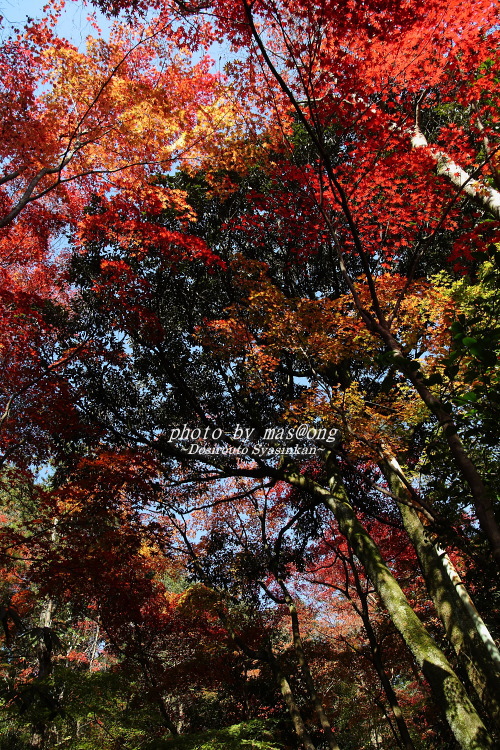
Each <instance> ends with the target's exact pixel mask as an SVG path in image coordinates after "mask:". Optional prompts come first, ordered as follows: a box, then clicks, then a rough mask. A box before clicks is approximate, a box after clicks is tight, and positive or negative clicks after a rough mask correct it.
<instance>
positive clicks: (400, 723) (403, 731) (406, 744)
mask: <svg viewBox="0 0 500 750" xmlns="http://www.w3.org/2000/svg"><path fill="white" fill-rule="evenodd" d="M349 562H350V567H351V570H352V572H353V577H354V585H355V587H356V591H357V594H358V597H359V600H360V602H361V608H360V610H359V611H358V614H359V615H360V617H361V619H362V620H363V626H364V628H365V631H366V635H367V636H368V643H369V644H370V651H371V653H372V660H373V666H374V667H375V669H376V670H377V674H378V676H379V679H380V682H381V685H382V688H383V690H384V693H385V695H386V698H387V701H388V703H389V706H390V708H391V711H392V715H393V716H394V720H395V722H396V725H397V728H398V732H399V734H400V737H401V742H400V744H401V747H402V748H404V750H415V746H414V744H413V742H412V739H411V737H410V733H409V731H408V727H407V726H406V722H405V719H404V716H403V712H402V711H401V707H400V705H399V702H398V699H397V696H396V693H395V692H394V689H393V687H392V685H391V681H390V680H389V677H388V676H387V672H386V671H385V669H384V663H383V661H382V652H381V649H380V644H379V641H378V638H377V635H376V633H375V630H374V629H373V627H372V624H371V621H370V613H369V611H368V602H367V596H366V594H365V592H364V591H363V590H362V588H361V584H360V581H359V577H358V574H357V571H356V565H355V563H354V560H353V559H352V556H351V559H350V561H349Z"/></svg>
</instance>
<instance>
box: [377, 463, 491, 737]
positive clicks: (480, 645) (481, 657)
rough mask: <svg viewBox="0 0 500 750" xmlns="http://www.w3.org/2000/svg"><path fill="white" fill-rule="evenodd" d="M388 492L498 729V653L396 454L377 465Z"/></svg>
mask: <svg viewBox="0 0 500 750" xmlns="http://www.w3.org/2000/svg"><path fill="white" fill-rule="evenodd" d="M382 468H383V470H384V473H385V474H386V477H387V479H388V481H389V486H390V488H391V491H392V492H393V494H394V495H396V497H401V499H402V501H403V502H401V503H398V507H399V511H400V513H401V517H402V519H403V524H404V527H405V529H406V532H407V534H408V536H409V537H410V540H411V542H412V544H413V546H414V548H415V551H416V553H417V557H418V560H419V563H420V567H421V569H422V573H423V575H424V579H425V582H426V585H427V589H428V592H429V594H430V596H431V598H432V601H433V602H434V606H435V607H436V611H437V613H438V615H439V617H440V618H441V621H442V623H443V625H444V629H445V632H446V635H447V637H448V640H449V641H450V643H451V644H452V646H453V648H454V650H455V653H456V654H457V657H458V659H459V661H460V664H461V665H462V667H463V668H464V669H465V671H466V673H467V676H468V678H469V680H470V682H471V684H472V686H473V687H474V690H475V691H476V693H477V695H478V697H479V699H480V701H481V703H482V704H483V705H484V707H485V709H486V711H487V712H488V715H489V716H490V718H491V719H492V721H493V722H494V723H495V724H496V726H497V727H499V728H500V652H499V650H498V648H497V646H496V644H495V641H494V640H493V638H492V637H491V635H490V633H489V631H488V629H487V627H486V625H485V623H484V622H483V620H482V618H481V616H480V615H479V613H478V611H477V610H476V608H475V607H474V604H473V602H472V600H471V599H470V597H469V595H468V593H467V591H466V589H465V587H464V585H463V583H462V582H461V580H460V577H459V575H458V573H457V571H456V570H455V568H454V567H453V565H452V563H451V561H450V559H449V558H448V556H447V555H446V553H445V552H444V550H442V549H440V547H439V546H438V545H436V544H435V543H434V542H433V541H432V540H431V538H430V537H429V535H428V534H427V532H426V529H425V528H424V526H423V524H422V522H421V521H420V518H419V516H418V513H417V511H416V510H415V508H413V507H410V506H409V505H408V504H407V503H408V500H409V499H411V498H410V497H409V493H408V490H407V488H406V486H405V484H404V482H403V480H402V477H403V474H402V471H401V468H400V466H399V464H398V463H397V461H396V459H395V458H394V457H392V456H390V457H389V456H386V460H385V462H384V464H383V466H382Z"/></svg>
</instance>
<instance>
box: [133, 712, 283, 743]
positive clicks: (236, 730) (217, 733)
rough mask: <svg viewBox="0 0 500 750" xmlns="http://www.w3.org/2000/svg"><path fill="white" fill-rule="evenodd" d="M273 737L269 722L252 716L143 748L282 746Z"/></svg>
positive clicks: (274, 735) (274, 734) (274, 732)
mask: <svg viewBox="0 0 500 750" xmlns="http://www.w3.org/2000/svg"><path fill="white" fill-rule="evenodd" d="M275 737H276V729H275V728H274V729H272V728H271V726H270V723H269V722H264V721H260V720H258V719H254V720H253V721H248V722H242V723H241V724H233V725H232V726H230V727H224V729H218V730H211V731H208V732H200V733H199V734H191V735H186V736H184V737H183V736H181V737H171V738H169V739H168V740H161V741H158V742H153V743H151V744H149V745H147V747H146V748H145V750H239V748H246V749H247V750H283V749H284V745H283V744H281V742H276V739H275Z"/></svg>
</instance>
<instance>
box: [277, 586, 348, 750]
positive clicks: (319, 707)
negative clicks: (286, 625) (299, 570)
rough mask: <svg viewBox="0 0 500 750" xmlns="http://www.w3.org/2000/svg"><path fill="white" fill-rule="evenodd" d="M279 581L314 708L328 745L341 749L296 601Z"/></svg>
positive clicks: (332, 748) (296, 649)
mask: <svg viewBox="0 0 500 750" xmlns="http://www.w3.org/2000/svg"><path fill="white" fill-rule="evenodd" d="M278 583H279V585H280V587H281V590H282V591H283V596H284V597H285V601H286V604H287V607H288V611H289V612H290V619H291V621H292V637H293V648H294V651H295V653H296V655H297V661H298V662H299V666H300V669H301V671H302V674H303V676H304V680H305V683H306V685H307V690H308V692H309V697H310V699H311V702H312V704H313V706H314V710H315V712H316V715H317V717H318V719H319V722H320V724H321V728H322V730H323V732H324V735H325V737H326V740H327V742H328V747H329V748H330V750H340V748H339V746H338V745H337V742H336V741H335V737H334V736H333V732H332V727H331V724H330V722H329V720H328V717H327V715H326V713H325V709H324V708H323V704H322V702H321V699H320V697H319V695H318V692H317V690H316V685H315V684H314V678H313V676H312V674H311V670H310V667H309V661H308V659H307V656H306V654H305V651H304V645H303V643H302V637H301V635H300V625H299V616H298V613H297V607H296V606H295V602H294V601H293V599H292V597H291V596H290V592H289V591H288V589H287V587H286V585H285V583H284V581H282V580H280V579H278Z"/></svg>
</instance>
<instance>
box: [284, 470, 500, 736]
mask: <svg viewBox="0 0 500 750" xmlns="http://www.w3.org/2000/svg"><path fill="white" fill-rule="evenodd" d="M331 474H332V476H331V480H330V490H327V489H325V488H324V487H322V486H321V485H319V484H317V483H316V482H315V481H314V480H312V479H310V478H309V477H306V476H304V475H303V474H296V473H294V472H290V473H285V479H286V481H288V482H289V483H290V484H292V485H293V486H296V487H299V488H301V489H303V490H306V491H307V492H310V493H312V494H313V495H314V496H316V497H317V498H318V499H321V501H322V502H323V503H324V505H325V506H326V507H327V508H328V509H329V510H331V511H332V513H333V514H334V516H335V518H336V519H337V522H338V524H339V528H340V531H341V533H342V534H343V535H344V536H345V537H346V539H347V540H348V541H349V543H350V545H351V547H352V549H353V551H354V554H355V555H356V556H357V558H358V559H359V560H360V562H361V563H362V565H363V566H364V568H365V570H366V572H367V575H368V576H369V578H370V579H371V581H372V583H373V585H374V587H375V589H376V591H377V593H378V595H379V596H380V598H381V600H382V602H383V604H384V606H385V608H386V609H387V611H388V613H389V615H390V617H391V619H392V622H393V623H394V625H395V627H396V629H397V630H398V631H399V633H400V634H401V636H402V637H403V639H404V641H405V643H406V644H407V646H408V648H409V649H410V651H411V652H412V654H413V656H414V657H415V660H416V661H417V663H418V665H419V666H420V668H421V670H422V672H423V674H424V676H425V678H426V680H427V682H428V683H429V685H430V687H431V690H432V693H433V696H434V699H435V700H436V702H437V704H438V705H439V706H442V708H443V710H444V713H445V716H446V719H447V721H448V724H449V726H450V728H451V730H452V732H453V734H454V736H455V739H456V740H457V742H458V744H459V745H460V747H461V748H462V749H463V750H493V748H494V744H493V740H492V738H491V736H490V735H489V734H488V731H487V729H486V727H485V726H484V724H483V722H482V720H481V718H480V717H479V715H478V713H477V711H476V709H475V708H474V706H473V704H472V702H471V701H470V699H469V697H468V695H467V693H466V691H465V689H464V687H463V685H462V683H461V682H460V680H459V679H458V677H457V675H456V674H455V672H454V671H453V669H452V667H451V665H450V663H449V662H448V660H447V659H446V657H445V655H444V654H443V652H442V651H441V649H440V648H438V646H437V645H436V644H435V643H434V641H433V639H432V638H431V636H430V635H429V634H428V632H427V630H426V629H425V627H424V626H423V624H422V623H421V622H420V620H419V618H418V617H417V615H416V614H415V612H414V611H413V609H412V608H411V606H410V604H409V603H408V600H407V599H406V596H405V595H404V593H403V591H402V590H401V587H400V586H399V584H398V582H397V581H396V579H395V578H394V576H393V575H392V573H391V572H390V570H389V568H388V566H387V564H386V563H385V561H384V559H383V558H382V555H381V554H380V550H379V549H378V547H377V545H376V544H375V542H374V541H373V539H372V538H371V537H370V535H369V534H368V532H367V531H366V529H365V528H364V527H363V526H362V525H361V523H360V522H359V521H358V519H357V518H356V515H355V513H354V511H353V509H352V507H351V505H350V504H349V500H348V497H347V495H346V492H345V489H344V487H343V485H342V483H341V481H340V478H339V477H338V476H337V473H336V471H335V470H333V471H332V472H331Z"/></svg>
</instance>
